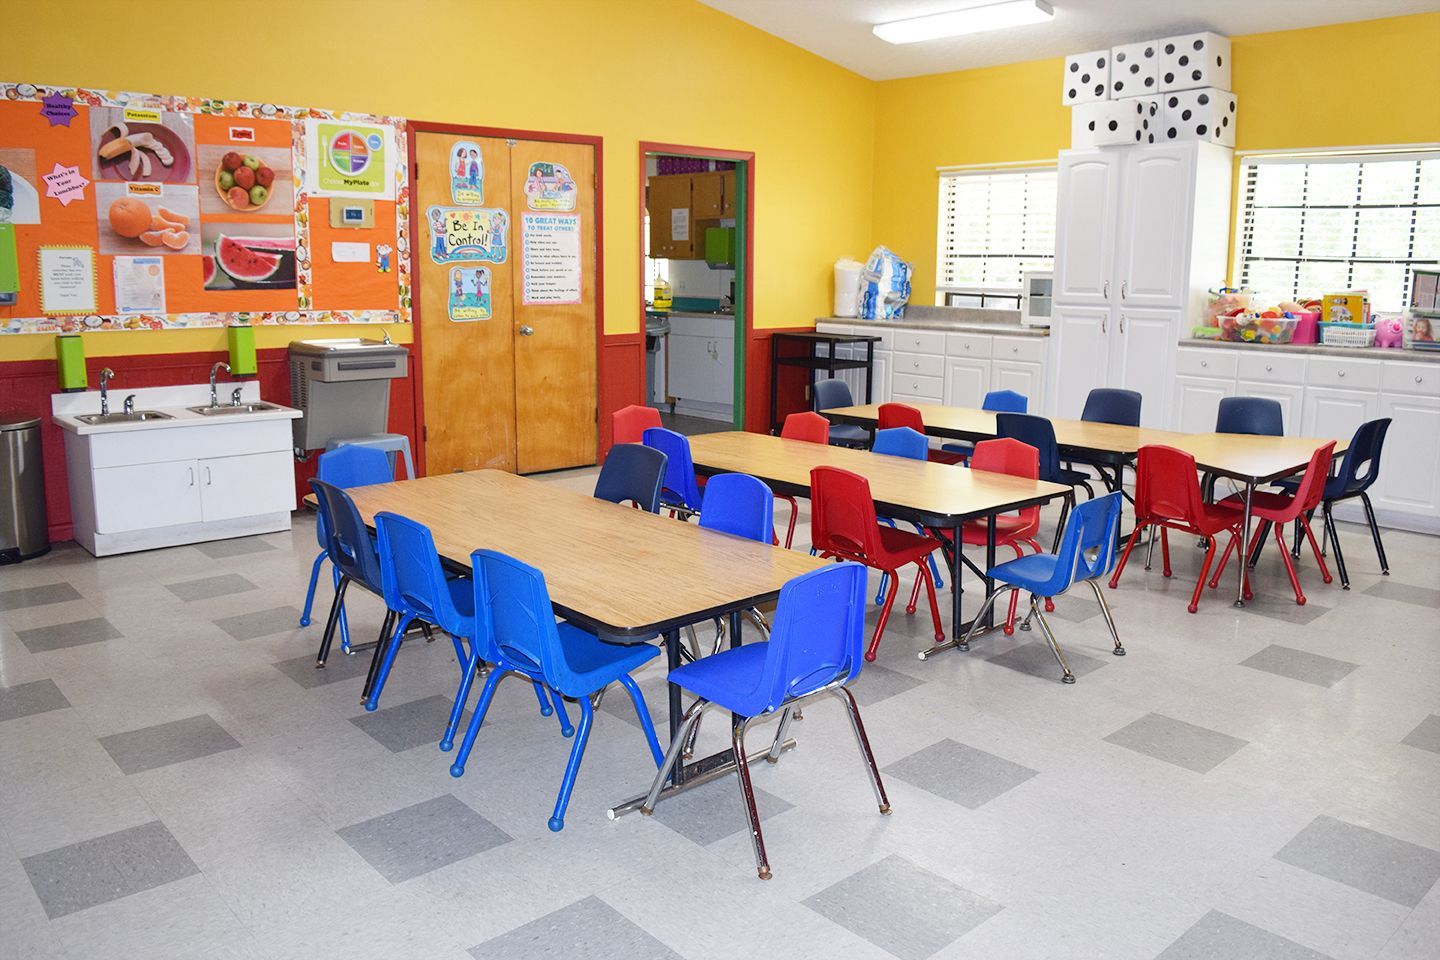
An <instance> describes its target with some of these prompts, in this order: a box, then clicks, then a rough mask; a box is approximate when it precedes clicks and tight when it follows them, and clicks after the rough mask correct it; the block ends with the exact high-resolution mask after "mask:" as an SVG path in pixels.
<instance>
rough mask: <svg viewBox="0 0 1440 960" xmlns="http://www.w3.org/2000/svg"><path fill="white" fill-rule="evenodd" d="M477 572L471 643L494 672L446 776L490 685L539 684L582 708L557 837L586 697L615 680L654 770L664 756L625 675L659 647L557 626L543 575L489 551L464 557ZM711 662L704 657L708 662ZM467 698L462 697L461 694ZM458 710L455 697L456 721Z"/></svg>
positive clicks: (457, 768) (585, 732)
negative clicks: (509, 677)
mask: <svg viewBox="0 0 1440 960" xmlns="http://www.w3.org/2000/svg"><path fill="white" fill-rule="evenodd" d="M470 565H471V568H472V569H473V570H474V571H475V623H476V640H477V642H479V643H480V644H481V653H480V655H481V656H483V657H484V658H485V659H486V660H488V661H489V662H492V663H494V664H495V669H494V670H492V671H491V672H490V676H489V677H487V678H486V680H485V687H484V689H483V690H482V691H481V693H480V700H479V702H478V703H477V704H476V705H475V714H474V716H472V717H471V718H470V725H469V727H468V728H466V730H465V739H464V742H462V743H461V745H460V749H459V750H458V751H457V752H456V754H455V762H454V763H453V764H452V765H451V767H450V775H451V776H452V777H461V776H464V774H465V762H466V761H467V760H468V759H469V757H470V751H471V750H472V749H473V748H474V746H475V737H476V735H477V734H478V733H479V732H480V725H481V724H482V723H484V722H485V714H486V712H487V711H488V710H489V708H490V701H491V699H492V698H493V697H494V695H495V687H496V686H497V685H498V684H499V682H500V679H501V677H502V676H504V675H505V674H507V673H515V674H519V675H520V676H522V677H525V678H527V679H529V680H531V681H532V682H537V683H542V684H544V685H545V686H546V687H548V688H549V689H551V690H553V691H555V693H556V694H557V696H556V697H555V701H556V703H557V704H558V703H559V702H560V696H566V697H570V698H572V699H574V700H576V701H577V702H578V703H579V704H580V726H579V727H578V728H576V731H575V740H574V743H572V744H571V747H570V760H569V762H568V763H567V764H566V765H565V775H564V777H563V779H562V780H561V781H560V793H559V796H557V797H556V799H555V809H554V812H553V813H551V815H550V820H549V824H548V825H549V827H550V829H551V830H552V831H555V832H557V833H558V832H559V831H560V830H562V829H564V827H565V809H566V808H567V807H568V806H569V805H570V792H571V791H572V790H573V789H574V788H575V777H576V775H578V774H579V772H580V761H581V760H583V759H584V758H585V744H586V743H587V742H588V741H589V739H590V727H591V725H592V724H593V723H594V721H595V707H594V704H593V702H592V699H591V698H592V697H593V696H594V695H595V694H596V693H598V692H599V691H601V690H603V689H605V687H606V686H608V685H609V684H611V683H614V682H616V681H618V682H619V683H620V685H621V686H623V687H624V688H625V691H626V692H627V693H629V694H630V702H631V703H632V704H634V706H635V714H636V716H637V717H638V718H639V720H640V729H641V731H642V732H644V734H645V740H646V743H647V744H648V745H649V747H650V756H651V759H652V760H653V762H654V763H655V765H656V766H657V767H658V766H659V765H660V761H661V759H662V757H663V755H662V754H661V752H660V741H659V740H657V739H656V737H655V725H654V723H653V722H652V721H651V719H650V709H649V708H648V707H647V706H646V705H645V696H644V694H642V693H641V692H640V687H639V686H638V685H637V684H636V683H635V680H634V678H632V677H631V676H630V673H631V672H632V671H634V670H636V669H639V668H640V667H641V666H643V665H644V664H645V663H647V662H649V661H650V660H652V659H654V658H655V657H657V656H659V655H660V650H659V648H658V647H654V646H651V645H650V644H648V643H630V644H624V643H607V642H605V641H604V640H601V639H600V638H599V637H596V636H595V635H594V634H592V633H590V632H588V631H586V630H583V629H581V628H580V627H577V626H575V625H574V624H572V623H566V622H563V621H561V622H556V620H555V612H554V610H553V608H552V607H551V603H550V593H549V591H548V590H547V589H546V587H545V577H544V575H543V574H542V573H541V572H540V571H539V570H537V569H535V568H534V567H532V566H529V565H528V564H525V563H522V562H520V561H519V560H516V559H515V558H514V557H509V556H506V555H505V554H503V553H498V552H496V551H494V550H476V551H475V552H474V553H472V554H471V555H470ZM707 659H709V658H707ZM462 692H465V691H462ZM463 709H464V701H463V700H461V699H459V698H457V699H456V702H455V709H454V711H453V714H454V716H456V717H458V716H459V714H460V712H461V711H462V710H463Z"/></svg>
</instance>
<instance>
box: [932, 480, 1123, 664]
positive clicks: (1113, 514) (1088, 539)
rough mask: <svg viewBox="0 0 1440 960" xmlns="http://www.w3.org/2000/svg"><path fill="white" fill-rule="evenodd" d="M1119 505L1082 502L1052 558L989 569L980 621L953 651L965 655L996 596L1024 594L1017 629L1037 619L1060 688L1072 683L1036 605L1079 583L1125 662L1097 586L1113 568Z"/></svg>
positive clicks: (1104, 500) (1109, 500)
mask: <svg viewBox="0 0 1440 960" xmlns="http://www.w3.org/2000/svg"><path fill="white" fill-rule="evenodd" d="M1121 503H1122V500H1121V497H1120V494H1119V493H1107V494H1106V495H1105V496H1103V497H1099V498H1097V499H1095V500H1087V501H1085V502H1084V503H1082V504H1080V505H1079V506H1077V507H1076V508H1075V511H1074V512H1073V513H1071V514H1070V522H1069V523H1068V524H1066V525H1065V532H1064V536H1063V537H1062V538H1061V541H1060V546H1059V548H1058V549H1057V550H1056V551H1055V552H1054V553H1032V554H1028V555H1026V556H1023V557H1019V558H1017V559H1015V560H1009V561H1006V562H1005V563H1001V564H997V565H996V566H994V567H991V568H990V570H989V572H988V573H987V574H986V575H987V576H988V577H990V578H991V579H993V580H994V581H995V582H996V583H997V584H998V585H999V586H998V587H997V588H996V590H995V592H994V593H992V594H990V596H989V597H987V598H986V599H985V605H984V606H982V607H981V608H980V615H979V616H977V617H976V618H975V620H974V622H973V623H972V624H971V625H970V629H969V630H968V631H967V632H966V634H965V640H964V642H963V643H961V644H960V645H959V647H960V649H961V650H968V649H970V640H971V638H972V637H973V636H974V635H975V630H976V628H977V627H978V626H980V625H981V624H982V622H983V620H984V618H985V614H986V611H987V610H988V609H989V608H990V607H991V606H993V605H994V603H995V601H996V600H998V599H999V598H1000V596H1001V595H1002V594H1004V593H1005V592H1007V591H1010V590H1013V591H1016V592H1019V591H1022V590H1024V591H1028V592H1029V594H1030V612H1029V613H1028V614H1027V615H1026V617H1025V622H1024V623H1023V624H1021V626H1020V629H1022V630H1028V629H1030V618H1031V617H1034V618H1035V619H1037V620H1038V621H1039V622H1040V630H1041V632H1042V633H1044V634H1045V640H1046V642H1047V643H1049V644H1050V652H1051V653H1053V654H1054V655H1055V659H1056V661H1058V662H1059V664H1060V669H1061V670H1062V671H1063V675H1062V676H1061V678H1060V679H1061V682H1063V683H1074V682H1075V675H1074V674H1073V673H1071V672H1070V664H1068V663H1066V662H1065V654H1064V653H1063V652H1062V651H1061V650H1060V645H1059V644H1058V643H1056V642H1055V633H1054V631H1052V630H1051V629H1050V622H1049V621H1048V620H1046V619H1045V611H1044V610H1043V609H1042V607H1041V604H1040V602H1039V601H1040V600H1041V599H1042V598H1043V599H1047V600H1048V599H1051V598H1054V597H1058V596H1060V595H1061V594H1062V593H1064V592H1065V591H1067V590H1069V589H1070V588H1071V587H1072V586H1073V585H1075V584H1076V583H1082V582H1083V583H1087V584H1089V585H1090V589H1091V590H1093V591H1094V592H1095V599H1096V601H1098V602H1099V604H1100V612H1101V613H1102V614H1104V615H1105V626H1107V627H1109V628H1110V638H1111V640H1113V641H1114V643H1115V649H1114V650H1112V651H1111V652H1112V653H1114V654H1115V656H1117V657H1123V656H1125V647H1124V646H1123V645H1121V643H1120V635H1119V634H1118V633H1117V632H1116V631H1115V618H1114V616H1113V615H1112V614H1111V612H1110V605H1109V604H1108V603H1107V602H1106V601H1105V594H1104V592H1103V591H1101V589H1100V584H1099V582H1098V581H1099V580H1100V578H1101V577H1103V576H1105V575H1106V574H1108V573H1109V572H1110V570H1111V568H1112V567H1114V566H1115V541H1116V538H1117V535H1118V533H1119V530H1120V504H1121Z"/></svg>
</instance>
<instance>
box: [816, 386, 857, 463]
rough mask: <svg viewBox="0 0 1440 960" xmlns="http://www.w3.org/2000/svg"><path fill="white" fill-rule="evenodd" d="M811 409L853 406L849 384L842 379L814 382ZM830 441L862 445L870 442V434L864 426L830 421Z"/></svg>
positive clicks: (824, 409)
mask: <svg viewBox="0 0 1440 960" xmlns="http://www.w3.org/2000/svg"><path fill="white" fill-rule="evenodd" d="M812 393H813V404H812V409H813V410H814V411H815V412H816V413H824V412H825V411H826V410H834V409H836V408H837V407H853V406H855V398H854V397H853V396H851V394H850V385H849V384H847V383H846V382H845V381H844V380H836V379H830V380H820V381H817V382H816V384H815V389H814V390H813V391H812ZM830 442H831V443H832V444H834V445H835V446H838V447H864V446H866V445H867V444H868V443H869V442H870V434H869V432H868V431H866V429H865V428H864V427H861V426H858V425H856V424H853V423H832V424H831V425H830Z"/></svg>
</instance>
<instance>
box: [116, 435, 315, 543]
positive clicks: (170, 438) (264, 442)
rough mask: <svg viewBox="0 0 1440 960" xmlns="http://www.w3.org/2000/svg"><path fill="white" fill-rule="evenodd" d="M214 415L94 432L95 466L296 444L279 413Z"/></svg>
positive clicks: (286, 447) (221, 454) (288, 447)
mask: <svg viewBox="0 0 1440 960" xmlns="http://www.w3.org/2000/svg"><path fill="white" fill-rule="evenodd" d="M212 419H213V420H214V421H217V422H208V423H203V424H197V425H195V426H184V427H164V428H156V429H152V430H125V431H121V432H119V433H98V434H94V435H92V436H91V439H90V463H91V466H93V467H95V468H97V469H99V468H102V467H121V466H127V465H129V464H137V463H165V462H168V461H172V460H182V459H191V458H196V459H198V458H200V457H224V456H230V455H232V454H242V453H269V452H274V451H277V450H279V451H286V452H288V451H290V450H291V448H292V447H293V446H294V439H293V437H292V436H291V431H290V421H289V420H285V419H281V418H278V417H277V418H274V419H268V420H251V421H249V422H247V423H225V422H224V418H223V417H219V418H212ZM176 522H177V523H178V522H180V521H176Z"/></svg>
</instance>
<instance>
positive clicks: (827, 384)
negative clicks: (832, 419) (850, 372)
mask: <svg viewBox="0 0 1440 960" xmlns="http://www.w3.org/2000/svg"><path fill="white" fill-rule="evenodd" d="M814 394H815V395H814V398H813V400H814V408H815V409H816V410H817V411H819V410H833V409H835V408H836V407H853V406H854V405H855V399H854V398H853V397H852V396H851V395H850V386H849V384H847V383H846V382H845V381H844V380H836V379H833V378H832V379H829V380H821V381H820V382H818V383H816V384H815V391H814Z"/></svg>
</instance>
